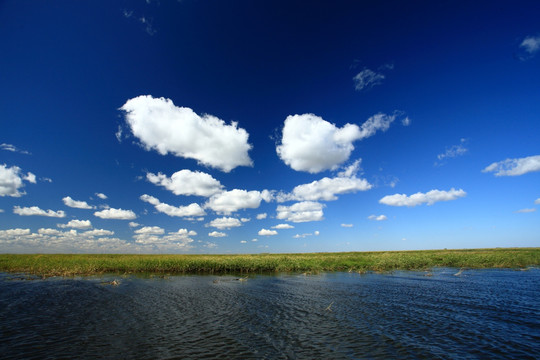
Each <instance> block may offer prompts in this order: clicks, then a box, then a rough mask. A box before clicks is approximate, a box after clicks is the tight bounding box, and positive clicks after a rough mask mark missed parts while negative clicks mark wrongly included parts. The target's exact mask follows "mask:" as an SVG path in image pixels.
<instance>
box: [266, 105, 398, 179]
mask: <svg viewBox="0 0 540 360" xmlns="http://www.w3.org/2000/svg"><path fill="white" fill-rule="evenodd" d="M395 118H396V115H386V114H376V115H373V116H372V117H370V118H369V119H368V120H367V121H366V122H364V123H363V124H362V126H360V127H359V126H358V125H356V124H345V125H344V126H343V127H341V128H338V127H337V126H335V125H334V124H332V123H330V122H328V121H326V120H324V119H323V118H321V117H319V116H316V115H314V114H303V115H290V116H288V117H287V118H286V119H285V124H284V127H283V131H282V138H281V144H279V145H278V146H277V147H276V151H277V154H278V155H279V157H280V158H281V160H283V161H284V162H285V164H287V165H289V166H290V167H291V168H292V169H294V170H297V171H307V172H309V173H312V174H314V173H318V172H321V171H324V170H329V169H331V170H334V169H336V168H337V167H338V166H339V165H340V164H342V163H343V162H345V161H346V160H348V159H349V157H350V155H351V152H352V151H353V150H354V146H353V142H354V141H357V140H361V139H364V138H367V137H369V136H372V135H374V134H375V133H376V132H377V131H379V130H380V131H386V130H387V129H388V128H389V127H390V124H391V123H392V122H393V121H394V119H395Z"/></svg>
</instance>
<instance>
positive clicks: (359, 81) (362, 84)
mask: <svg viewBox="0 0 540 360" xmlns="http://www.w3.org/2000/svg"><path fill="white" fill-rule="evenodd" d="M385 77H386V76H384V74H381V73H377V72H375V71H373V70H370V69H367V68H364V70H362V71H360V72H359V73H358V74H356V75H355V76H354V77H353V81H354V88H355V89H356V90H358V91H360V90H363V89H370V88H372V87H373V86H375V85H380V84H382V81H383V80H384V78H385Z"/></svg>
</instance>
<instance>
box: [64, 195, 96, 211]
mask: <svg viewBox="0 0 540 360" xmlns="http://www.w3.org/2000/svg"><path fill="white" fill-rule="evenodd" d="M62 201H63V202H64V204H65V205H66V206H69V207H72V208H77V209H95V206H91V205H88V203H87V202H86V201H77V200H73V199H72V198H71V197H69V196H66V197H65V198H63V199H62Z"/></svg>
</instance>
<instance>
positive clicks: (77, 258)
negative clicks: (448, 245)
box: [0, 248, 540, 276]
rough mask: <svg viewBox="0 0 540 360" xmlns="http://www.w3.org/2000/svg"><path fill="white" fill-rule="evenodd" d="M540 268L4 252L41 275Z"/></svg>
mask: <svg viewBox="0 0 540 360" xmlns="http://www.w3.org/2000/svg"><path fill="white" fill-rule="evenodd" d="M538 265H540V248H497V249H467V250H422V251H381V252H342V253H303V254H251V255H121V254H114V255H109V254H31V255H28V254H24V255H23V254H0V271H1V272H11V273H27V274H34V275H39V276H75V275H94V274H104V273H117V274H118V273H121V274H136V273H140V274H142V273H148V274H231V273H234V274H252V273H275V272H300V273H302V272H321V271H350V272H353V271H354V272H368V271H379V272H385V271H393V270H429V269H431V268H434V267H454V268H471V269H472V268H474V269H480V268H525V267H528V266H538Z"/></svg>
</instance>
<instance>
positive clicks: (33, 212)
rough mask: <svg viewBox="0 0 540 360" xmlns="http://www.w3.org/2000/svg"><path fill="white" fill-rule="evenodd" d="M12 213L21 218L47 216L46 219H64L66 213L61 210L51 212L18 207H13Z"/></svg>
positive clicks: (35, 208) (35, 207) (37, 208)
mask: <svg viewBox="0 0 540 360" xmlns="http://www.w3.org/2000/svg"><path fill="white" fill-rule="evenodd" d="M13 213H14V214H17V215H21V216H47V217H57V218H63V217H66V213H65V212H63V211H62V210H59V211H53V210H42V209H40V208H39V207H37V206H31V207H20V206H15V207H14V208H13Z"/></svg>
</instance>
